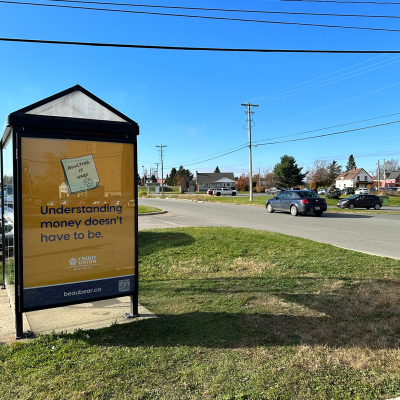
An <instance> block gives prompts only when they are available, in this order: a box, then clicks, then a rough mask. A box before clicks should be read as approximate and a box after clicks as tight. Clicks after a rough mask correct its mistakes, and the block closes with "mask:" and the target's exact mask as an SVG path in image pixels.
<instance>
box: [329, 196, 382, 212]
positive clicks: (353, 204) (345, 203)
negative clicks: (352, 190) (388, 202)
mask: <svg viewBox="0 0 400 400" xmlns="http://www.w3.org/2000/svg"><path fill="white" fill-rule="evenodd" d="M337 206H338V207H339V208H350V209H352V210H353V209H354V208H366V209H368V210H369V209H370V208H374V209H375V210H379V209H380V208H381V207H382V201H381V199H380V198H379V197H378V196H375V195H373V194H355V195H354V196H350V197H347V199H340V200H339V201H338V203H337Z"/></svg>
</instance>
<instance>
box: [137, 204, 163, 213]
mask: <svg viewBox="0 0 400 400" xmlns="http://www.w3.org/2000/svg"><path fill="white" fill-rule="evenodd" d="M161 211H162V210H161V209H160V208H156V207H148V206H138V213H139V214H147V213H154V212H161Z"/></svg>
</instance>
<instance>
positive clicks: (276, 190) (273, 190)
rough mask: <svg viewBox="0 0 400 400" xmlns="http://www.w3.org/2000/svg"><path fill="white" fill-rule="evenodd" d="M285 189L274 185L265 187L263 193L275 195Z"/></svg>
mask: <svg viewBox="0 0 400 400" xmlns="http://www.w3.org/2000/svg"><path fill="white" fill-rule="evenodd" d="M285 190H286V189H285V188H283V187H280V186H274V187H271V188H269V189H265V193H266V194H269V195H270V196H276V195H277V194H279V193H282V192H284V191H285Z"/></svg>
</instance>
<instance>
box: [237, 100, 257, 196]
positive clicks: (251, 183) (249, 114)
mask: <svg viewBox="0 0 400 400" xmlns="http://www.w3.org/2000/svg"><path fill="white" fill-rule="evenodd" d="M241 105H242V106H244V107H247V110H246V111H245V112H244V113H245V114H246V115H248V122H249V186H250V198H249V201H253V170H252V160H251V115H252V114H254V111H251V110H252V108H254V107H258V104H250V102H248V103H247V104H244V103H242V104H241Z"/></svg>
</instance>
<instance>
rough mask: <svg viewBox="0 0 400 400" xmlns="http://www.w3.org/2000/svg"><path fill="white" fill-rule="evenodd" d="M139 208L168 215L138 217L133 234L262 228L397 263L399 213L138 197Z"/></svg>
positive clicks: (399, 252)
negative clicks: (303, 210) (304, 211)
mask: <svg viewBox="0 0 400 400" xmlns="http://www.w3.org/2000/svg"><path fill="white" fill-rule="evenodd" d="M139 204H140V205H146V206H151V207H157V208H161V209H163V210H167V211H168V213H166V214H160V215H152V216H139V230H142V229H152V228H174V227H175V228H177V227H186V226H230V227H243V228H251V229H260V230H267V231H272V232H279V233H284V234H287V235H292V236H297V237H302V238H305V239H311V240H315V241H318V242H323V243H329V244H332V245H334V246H338V247H343V248H346V249H351V250H357V251H361V252H364V253H369V254H375V255H379V256H385V257H391V258H397V259H400V246H399V242H400V240H399V239H400V214H399V215H393V214H379V213H378V214H374V215H371V214H347V213H346V214H345V213H342V214H339V213H329V209H328V211H327V212H325V213H324V214H323V216H322V217H319V218H317V217H314V216H313V215H311V214H310V215H304V216H303V215H299V216H297V217H293V216H291V215H290V214H286V213H280V212H275V213H273V214H269V213H268V212H267V210H266V209H265V208H264V207H251V206H239V205H230V204H218V203H202V202H192V201H184V200H174V199H141V198H139Z"/></svg>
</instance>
